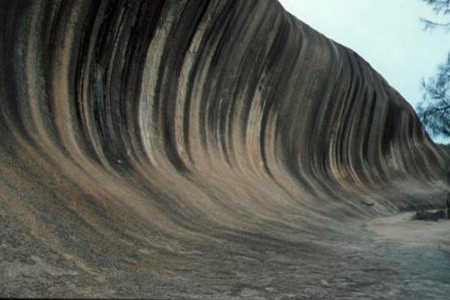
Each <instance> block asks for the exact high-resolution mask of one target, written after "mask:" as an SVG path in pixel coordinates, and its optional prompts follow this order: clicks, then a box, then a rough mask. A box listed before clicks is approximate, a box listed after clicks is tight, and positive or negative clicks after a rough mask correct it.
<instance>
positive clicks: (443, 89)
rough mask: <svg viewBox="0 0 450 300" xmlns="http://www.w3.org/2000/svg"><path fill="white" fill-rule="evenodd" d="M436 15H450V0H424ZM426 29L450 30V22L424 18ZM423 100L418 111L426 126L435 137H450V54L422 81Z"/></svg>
mask: <svg viewBox="0 0 450 300" xmlns="http://www.w3.org/2000/svg"><path fill="white" fill-rule="evenodd" d="M422 1H423V2H425V3H427V4H428V5H430V6H431V8H432V9H433V11H434V12H435V13H436V15H439V16H450V0H422ZM422 21H423V22H424V24H425V29H434V28H441V29H444V30H447V31H449V32H450V22H436V21H432V20H428V19H422ZM422 87H423V91H424V95H423V100H422V102H421V103H419V105H418V107H417V111H418V114H419V117H420V119H421V120H422V122H423V123H424V125H425V127H426V128H427V129H428V131H429V132H430V133H431V135H433V136H434V137H447V138H448V137H450V54H449V55H448V57H447V61H446V62H444V63H443V64H441V65H440V66H439V67H438V72H437V74H436V75H435V76H432V77H430V78H427V79H424V80H423V81H422Z"/></svg>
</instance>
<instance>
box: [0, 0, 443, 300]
mask: <svg viewBox="0 0 450 300" xmlns="http://www.w3.org/2000/svg"><path fill="white" fill-rule="evenodd" d="M0 20H2V28H1V30H0V65H1V71H0V101H1V107H0V141H1V143H0V221H1V223H2V226H3V227H4V228H7V230H5V231H4V233H3V234H4V238H3V241H4V245H5V247H7V245H9V244H8V243H10V244H11V245H12V244H14V243H18V245H19V246H17V245H16V246H17V247H16V248H17V249H19V248H20V249H22V250H20V251H22V252H20V253H22V254H23V255H24V256H26V257H32V258H33V260H34V261H35V264H37V265H39V264H41V266H43V264H47V265H46V266H47V269H46V270H47V271H48V270H49V268H50V270H53V273H55V272H56V273H58V272H63V271H61V270H62V269H61V268H63V267H62V266H65V267H64V268H68V267H67V266H71V267H72V268H73V270H76V271H73V272H74V274H75V273H77V274H81V273H83V274H86V276H93V277H92V278H95V280H97V281H98V282H103V281H105V278H108V277H107V275H105V274H109V273H110V274H112V273H113V272H119V271H117V270H125V271H127V270H128V271H129V270H131V271H133V272H134V271H136V270H140V271H142V270H144V271H145V272H160V274H165V273H164V272H166V273H167V274H177V273H178V272H182V271H181V270H182V269H183V267H182V266H187V265H190V264H191V263H192V261H195V257H196V255H197V256H202V255H203V254H199V253H213V252H214V253H222V252H221V251H223V253H225V252H226V251H233V249H242V251H246V250H245V249H253V250H254V251H256V252H258V251H260V250H259V249H260V248H261V247H263V248H264V249H266V248H267V247H269V248H270V247H280V249H283V248H289V247H294V248H297V249H302V251H303V252H304V253H312V252H317V251H319V252H320V251H322V250H323V249H325V248H327V245H326V242H324V241H326V240H327V239H329V240H332V239H337V240H339V239H341V238H343V237H344V236H349V235H351V230H350V229H349V228H351V227H352V225H351V224H353V223H352V222H358V220H367V219H369V218H371V217H375V216H379V215H384V214H388V213H395V212H397V211H399V210H400V209H404V208H408V207H411V206H413V205H415V204H418V203H427V202H430V201H434V200H433V198H432V197H430V196H429V195H434V194H437V193H439V192H440V191H441V189H442V186H440V185H439V184H438V183H439V181H440V178H441V177H442V170H441V169H440V165H441V164H442V163H443V160H442V157H441V155H440V154H439V152H438V150H437V149H436V147H435V145H434V144H433V143H432V142H431V141H430V139H429V137H428V136H427V134H426V133H425V132H424V129H423V128H422V126H421V124H420V123H419V121H418V118H417V116H416V114H415V113H414V111H413V109H412V108H411V107H410V105H409V104H407V102H405V100H404V99H403V98H402V96H401V95H399V93H398V92H397V91H395V90H394V89H393V88H392V87H390V86H389V84H388V83H387V82H386V81H385V80H384V79H383V78H382V77H381V76H380V75H379V74H378V73H377V72H376V71H374V70H373V69H372V68H371V67H370V65H369V64H368V63H367V62H365V61H364V60H363V59H362V58H361V57H359V56H358V55H357V54H356V53H355V52H353V51H352V50H350V49H348V48H346V47H343V46H342V45H339V44H338V43H336V42H334V41H332V40H330V39H328V38H326V37H325V36H323V35H321V34H320V33H318V32H316V31H315V30H313V29H312V28H311V27H309V26H308V25H306V24H304V23H302V22H301V21H299V20H297V19H295V18H294V17H293V16H291V15H289V14H288V13H287V12H286V11H284V10H283V8H282V7H281V5H280V4H279V3H278V2H277V1H270V0H237V1H232V0H228V1H224V0H198V1H186V0H178V1H175V0H168V1H161V0H154V1H88V0H86V1H84V0H80V1H25V0H20V1H1V2H0ZM386 47H389V45H386ZM7 234H9V236H7ZM17 237H20V242H19V241H17V239H18V238H17ZM0 242H1V241H0ZM0 249H1V248H0ZM5 249H6V248H5ZM255 249H256V250H255ZM253 250H252V251H253ZM17 251H19V250H17ZM249 251H250V250H249ZM303 252H302V253H303ZM4 253H6V250H4V251H3V254H4ZM11 253H12V254H8V255H10V256H9V257H11V255H14V254H13V253H17V252H11ZM5 255H6V254H5ZM205 255H206V254H205ZM305 255H307V254H305ZM43 259H46V260H45V261H46V262H42V260H43ZM218 260H219V259H218ZM36 261H38V263H36ZM49 265H51V266H52V267H50V266H49ZM58 266H59V267H58ZM22 267H24V265H22ZM51 268H53V269H51ZM55 268H56V269H55ZM58 268H59V269H58ZM64 268H63V269H64ZM26 270H28V269H26ZM55 270H60V271H58V272H57V271H55ZM125 271H124V272H125ZM144 271H142V272H144ZM27 272H28V271H24V273H27ZM36 272H38V271H36ZM64 272H67V271H64ZM64 272H63V273H62V275H61V276H63V275H64V274H65V273H64ZM47 273H48V272H47ZM102 274H103V275H102ZM19 275H20V274H19ZM19 275H17V276H19ZM65 275H67V276H70V274H65ZM4 276H6V275H4ZM55 276H56V275H55ZM74 276H75V275H74ZM17 278H19V277H17ZM89 278H91V277H89ZM4 280H7V279H4ZM8 280H12V279H8ZM102 280H103V281H102ZM8 282H9V284H10V286H12V285H13V283H12V281H8ZM80 284H81V283H80ZM97 284H100V283H97ZM66 288H67V289H70V288H69V287H66ZM80 293H81V292H80ZM86 293H87V292H86ZM249 293H250V292H249ZM88 294H89V293H88ZM106 294H107V293H106ZM250 294H251V293H250ZM81 295H84V294H83V293H81ZM90 295H92V294H90ZM94 295H95V293H94ZM99 295H100V294H99ZM102 295H104V294H102Z"/></svg>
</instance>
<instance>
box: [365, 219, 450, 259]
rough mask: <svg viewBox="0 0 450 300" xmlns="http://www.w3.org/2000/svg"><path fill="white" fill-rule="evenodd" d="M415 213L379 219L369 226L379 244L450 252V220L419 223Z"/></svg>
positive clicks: (371, 222)
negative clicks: (431, 248) (429, 248)
mask: <svg viewBox="0 0 450 300" xmlns="http://www.w3.org/2000/svg"><path fill="white" fill-rule="evenodd" d="M413 215H414V213H402V214H398V215H395V216H391V217H385V218H377V219H375V220H372V221H370V222H369V223H368V224H367V229H368V230H369V231H372V232H375V233H376V234H377V236H376V237H375V241H376V242H378V243H396V244H402V245H410V246H428V247H433V248H436V249H440V250H446V251H448V252H450V220H439V221H417V220H412V217H413Z"/></svg>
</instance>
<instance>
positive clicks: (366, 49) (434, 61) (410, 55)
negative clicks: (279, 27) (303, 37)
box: [280, 0, 450, 106]
mask: <svg viewBox="0 0 450 300" xmlns="http://www.w3.org/2000/svg"><path fill="white" fill-rule="evenodd" d="M280 2H281V4H282V5H283V6H284V8H285V9H286V10H288V11H289V12H290V13H291V14H293V15H295V16H296V17H297V18H299V19H300V20H302V21H303V22H305V23H307V24H308V25H310V26H311V27H313V28H314V29H316V30H318V31H320V32H321V33H323V34H325V35H326V36H328V37H329V38H331V39H333V40H335V41H336V42H338V43H340V44H343V45H345V46H347V47H349V48H351V49H353V50H354V51H356V52H357V53H358V54H359V55H361V56H362V57H363V58H364V59H365V60H367V61H368V62H369V63H370V64H371V65H372V67H373V68H375V69H376V70H377V71H378V72H379V73H380V74H382V75H383V76H384V77H385V78H386V80H387V81H388V82H389V83H390V84H391V85H392V86H393V87H394V88H395V89H397V90H398V91H399V92H400V93H401V94H402V95H403V96H404V97H405V98H406V100H408V101H409V102H410V103H411V104H412V105H413V106H414V105H415V104H417V103H418V102H419V101H420V100H421V99H422V90H421V87H420V81H421V79H422V78H424V77H428V76H431V75H433V74H434V73H435V72H436V70H437V66H438V65H439V64H440V63H443V62H444V61H445V60H446V57H447V54H448V52H449V50H450V33H446V32H444V31H442V30H439V29H436V30H434V31H424V30H423V23H422V22H420V18H428V19H433V20H436V16H435V15H434V14H433V12H432V10H431V8H430V7H429V6H427V5H426V4H424V3H423V2H422V1H421V0H280Z"/></svg>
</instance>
